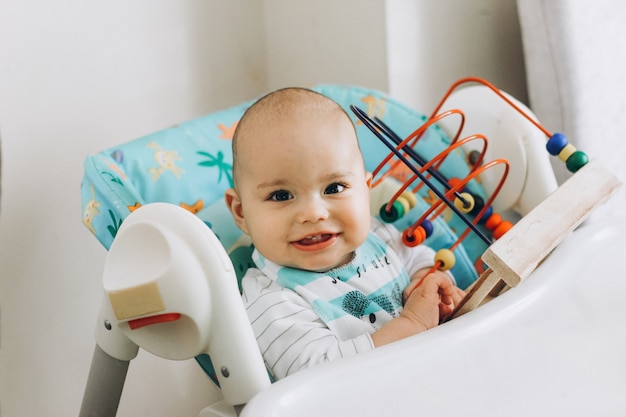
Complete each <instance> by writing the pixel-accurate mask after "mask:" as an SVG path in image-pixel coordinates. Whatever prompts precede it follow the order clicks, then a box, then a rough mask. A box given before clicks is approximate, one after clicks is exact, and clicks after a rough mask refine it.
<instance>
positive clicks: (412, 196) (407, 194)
mask: <svg viewBox="0 0 626 417" xmlns="http://www.w3.org/2000/svg"><path fill="white" fill-rule="evenodd" d="M400 198H404V199H405V200H406V201H408V202H409V206H410V208H413V207H415V206H417V197H416V196H415V194H413V193H412V192H410V191H404V192H403V193H402V194H400Z"/></svg>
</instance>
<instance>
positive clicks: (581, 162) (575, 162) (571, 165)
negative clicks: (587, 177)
mask: <svg viewBox="0 0 626 417" xmlns="http://www.w3.org/2000/svg"><path fill="white" fill-rule="evenodd" d="M587 162H589V157H588V156H587V154H586V153H584V152H583V151H576V152H574V153H573V154H572V155H571V156H570V157H569V158H567V161H565V166H567V170H568V171H569V172H576V171H578V170H579V169H581V168H582V167H584V166H585V165H587Z"/></svg>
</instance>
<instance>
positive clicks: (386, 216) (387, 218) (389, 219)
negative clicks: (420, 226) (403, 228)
mask: <svg viewBox="0 0 626 417" xmlns="http://www.w3.org/2000/svg"><path fill="white" fill-rule="evenodd" d="M378 214H379V215H380V219H381V220H382V221H384V222H385V223H393V222H395V221H396V220H398V219H399V218H401V217H402V216H404V206H403V205H402V203H401V202H399V201H394V202H393V204H392V206H391V208H390V209H389V211H387V204H383V205H382V206H381V207H380V211H379V213H378Z"/></svg>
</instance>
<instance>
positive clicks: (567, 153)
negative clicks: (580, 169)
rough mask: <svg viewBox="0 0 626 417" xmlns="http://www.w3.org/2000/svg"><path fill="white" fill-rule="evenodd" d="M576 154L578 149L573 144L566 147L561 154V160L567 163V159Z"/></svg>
mask: <svg viewBox="0 0 626 417" xmlns="http://www.w3.org/2000/svg"><path fill="white" fill-rule="evenodd" d="M574 152H576V147H575V146H574V145H572V144H571V143H568V144H567V145H565V147H564V148H563V149H562V150H561V152H559V159H560V160H561V161H563V162H566V161H567V158H569V157H570V156H572V154H573V153H574Z"/></svg>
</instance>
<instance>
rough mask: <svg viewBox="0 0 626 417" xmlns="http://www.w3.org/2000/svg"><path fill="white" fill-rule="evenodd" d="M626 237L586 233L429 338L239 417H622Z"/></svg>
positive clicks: (253, 405) (601, 230)
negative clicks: (547, 416)
mask: <svg viewBox="0 0 626 417" xmlns="http://www.w3.org/2000/svg"><path fill="white" fill-rule="evenodd" d="M625 234H626V223H621V224H604V225H602V226H597V225H595V224H594V225H593V226H585V227H582V228H580V229H579V230H577V231H576V232H574V233H572V234H570V236H569V237H567V238H566V239H565V240H564V241H563V243H561V245H560V246H559V247H557V248H556V249H555V251H554V252H553V253H552V254H551V255H550V256H549V257H548V258H547V259H546V260H545V261H544V262H543V263H542V264H541V265H540V266H539V268H538V269H537V270H536V271H535V272H534V273H533V274H532V275H531V276H530V277H529V278H528V279H527V280H525V281H523V282H522V283H520V285H519V286H517V287H516V288H514V289H513V290H510V291H508V292H506V293H504V294H503V295H501V296H499V297H497V298H496V299H494V300H492V301H490V302H489V303H487V304H485V305H483V306H482V307H480V308H478V309H476V310H474V311H473V312H471V313H469V314H466V315H464V316H462V317H460V318H458V319H455V320H453V321H450V322H448V323H446V324H444V325H442V326H440V327H438V328H435V329H432V330H430V331H428V332H426V333H422V334H420V335H417V336H414V337H412V338H409V339H407V340H404V341H401V342H398V343H395V344H393V345H389V346H385V347H383V348H380V349H377V350H375V351H373V352H371V353H369V354H365V355H360V356H359V357H358V358H349V359H346V360H342V361H339V362H336V363H333V364H330V365H328V366H320V367H317V368H316V369H311V370H308V371H303V372H300V373H299V374H296V375H293V376H292V377H289V378H286V379H285V380H281V381H279V382H277V383H276V384H274V385H273V386H271V387H270V388H269V389H268V390H266V391H264V392H262V393H260V394H259V395H257V396H256V397H255V398H253V400H252V401H251V402H250V403H248V405H247V406H246V407H245V408H244V410H243V413H242V414H241V415H242V416H244V417H245V416H261V415H263V416H265V415H272V416H276V417H278V416H290V417H291V416H300V417H306V416H320V415H323V416H335V415H336V416H339V415H342V416H345V415H358V416H372V417H374V416H376V417H380V416H391V415H393V416H415V415H425V416H426V415H437V416H439V417H441V416H458V415H481V416H503V415H506V416H525V417H526V416H539V415H542V416H546V415H567V416H581V417H582V416H585V417H586V416H590V415H618V414H621V413H623V412H624V410H626V395H624V393H625V392H626V331H624V323H623V320H624V317H626V304H625V303H624V299H625V298H626V297H625V296H626V280H624V279H623V277H624V272H623V270H622V265H621V264H620V263H619V262H618V260H619V259H620V258H621V257H623V256H624V253H625V251H624V249H625V248H624V246H625V245H624V243H623V242H624V241H623V236H624V235H625ZM357 361H358V362H357Z"/></svg>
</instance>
